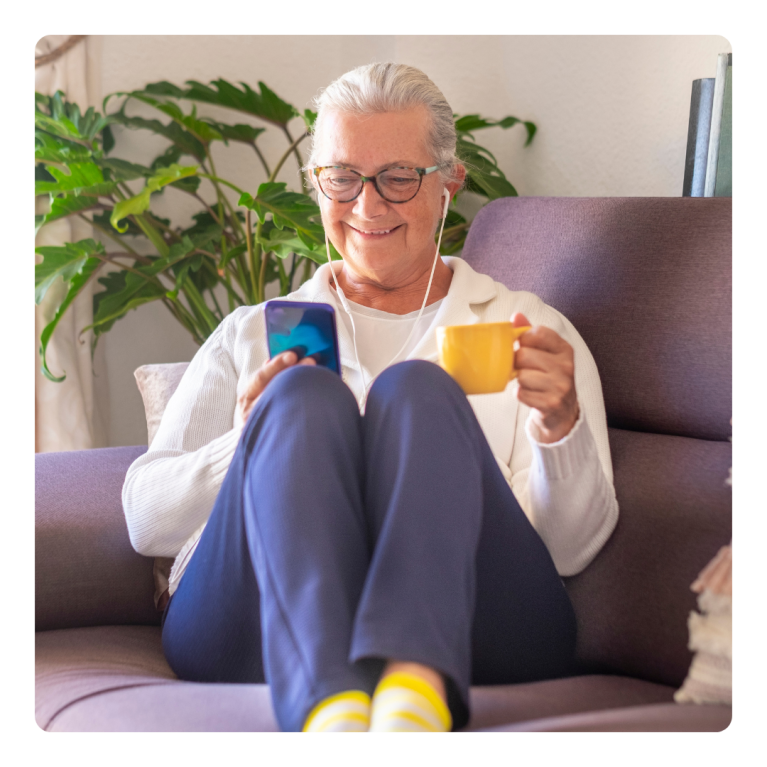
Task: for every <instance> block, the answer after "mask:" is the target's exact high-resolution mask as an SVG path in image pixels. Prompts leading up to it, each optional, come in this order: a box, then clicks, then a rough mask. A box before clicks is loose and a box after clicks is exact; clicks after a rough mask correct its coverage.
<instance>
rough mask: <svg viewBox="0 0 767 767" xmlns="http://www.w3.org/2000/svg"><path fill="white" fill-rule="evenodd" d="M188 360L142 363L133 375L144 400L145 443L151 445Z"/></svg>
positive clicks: (187, 364) (187, 365)
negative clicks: (153, 363)
mask: <svg viewBox="0 0 767 767" xmlns="http://www.w3.org/2000/svg"><path fill="white" fill-rule="evenodd" d="M188 367H189V363H188V362H170V363H167V364H164V365H142V366H141V367H140V368H137V369H136V370H135V371H134V373H133V375H134V377H135V378H136V383H137V384H138V390H139V391H140V392H141V398H142V399H143V400H144V413H145V414H146V430H147V445H149V446H150V447H151V445H152V441H153V440H154V436H155V434H157V429H159V428H160V421H161V420H162V414H163V413H164V412H165V408H166V407H167V406H168V401H169V400H170V398H171V396H172V395H173V392H174V391H176V389H177V388H178V385H179V384H180V383H181V378H182V377H183V375H184V373H185V372H186V369H187V368H188Z"/></svg>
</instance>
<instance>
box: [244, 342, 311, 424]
mask: <svg viewBox="0 0 767 767" xmlns="http://www.w3.org/2000/svg"><path fill="white" fill-rule="evenodd" d="M296 364H298V365H316V364H317V363H316V362H315V361H314V359H312V358H311V357H304V359H302V360H301V362H298V355H297V354H296V353H295V352H283V353H282V354H278V355H277V356H276V357H274V358H273V359H270V360H267V361H266V362H265V363H264V364H263V365H261V367H260V368H259V369H258V370H257V371H256V373H255V375H254V376H253V378H251V379H250V382H249V383H248V387H247V388H246V389H245V391H243V392H242V394H240V396H239V397H237V407H236V408H235V410H234V426H235V428H237V429H240V430H241V429H242V428H243V427H244V426H245V424H246V423H247V421H248V417H249V416H250V412H251V410H253V406H254V405H255V404H256V401H257V400H258V398H259V397H260V396H261V394H262V393H263V391H264V389H266V387H267V384H268V383H269V381H271V380H272V378H274V377H275V376H276V375H277V374H278V373H281V372H282V371H283V370H287V368H291V367H293V366H294V365H296Z"/></svg>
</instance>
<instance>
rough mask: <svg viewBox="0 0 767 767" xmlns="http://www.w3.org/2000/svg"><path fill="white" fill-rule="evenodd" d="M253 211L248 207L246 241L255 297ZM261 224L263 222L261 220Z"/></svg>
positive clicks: (256, 289) (246, 212) (256, 288)
mask: <svg viewBox="0 0 767 767" xmlns="http://www.w3.org/2000/svg"><path fill="white" fill-rule="evenodd" d="M250 214H251V211H250V208H248V209H247V210H246V211H245V230H246V231H245V241H246V242H247V245H248V261H249V263H250V286H251V289H252V290H253V298H254V299H255V297H256V295H257V291H258V284H257V283H256V259H255V256H254V254H253V240H252V239H251V236H250V233H251V226H252V224H251V215H250ZM258 223H259V226H260V224H261V222H260V221H259V222H258Z"/></svg>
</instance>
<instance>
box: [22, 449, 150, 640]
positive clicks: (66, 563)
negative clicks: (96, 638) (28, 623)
mask: <svg viewBox="0 0 767 767" xmlns="http://www.w3.org/2000/svg"><path fill="white" fill-rule="evenodd" d="M145 451H146V447H116V448H104V449H99V450H79V451H72V452H67V453H39V454H37V455H36V456H35V628H36V630H37V631H44V630H48V629H61V628H75V627H82V626H99V625H109V624H155V625H156V624H158V623H159V622H160V621H159V619H160V616H159V614H158V613H157V612H156V611H155V608H154V603H153V593H154V580H153V576H152V559H150V558H147V557H142V556H140V555H139V554H137V553H136V552H135V551H134V550H133V548H132V547H131V544H130V539H129V537H128V528H127V526H126V524H125V517H124V515H123V510H122V501H121V497H120V495H121V491H122V485H123V481H124V479H125V473H126V471H127V470H128V467H129V466H130V464H131V463H132V462H133V461H134V460H135V459H136V458H137V457H138V456H139V455H141V454H142V453H143V452H145Z"/></svg>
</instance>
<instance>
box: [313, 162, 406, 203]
mask: <svg viewBox="0 0 767 767" xmlns="http://www.w3.org/2000/svg"><path fill="white" fill-rule="evenodd" d="M319 182H320V187H321V188H322V191H323V192H324V193H325V194H326V195H327V196H328V197H330V199H331V200H334V201H335V202H349V201H351V200H353V199H354V198H355V197H356V196H357V195H358V194H359V193H360V192H361V191H362V179H361V178H360V177H359V176H358V175H357V174H356V173H353V172H351V171H349V170H345V169H344V168H323V169H322V170H321V171H320V174H319ZM376 184H377V186H378V193H379V194H380V195H381V197H383V198H384V199H385V200H388V201H389V202H407V201H408V200H411V199H412V198H413V197H415V195H416V193H417V192H418V189H419V188H420V186H421V176H420V174H419V173H418V172H417V171H415V170H411V169H409V168H389V170H385V171H382V172H381V173H379V174H378V175H377V176H376Z"/></svg>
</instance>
